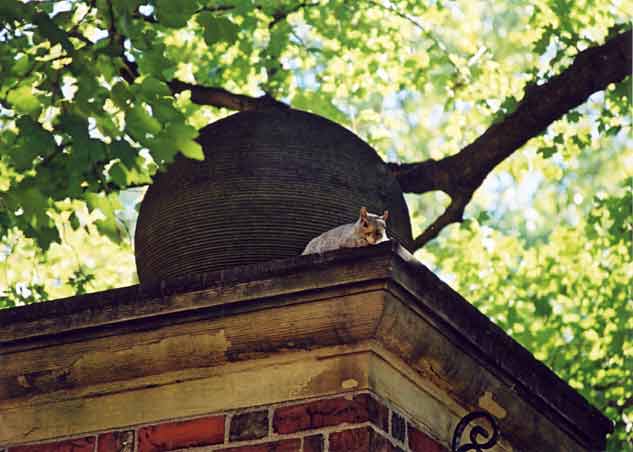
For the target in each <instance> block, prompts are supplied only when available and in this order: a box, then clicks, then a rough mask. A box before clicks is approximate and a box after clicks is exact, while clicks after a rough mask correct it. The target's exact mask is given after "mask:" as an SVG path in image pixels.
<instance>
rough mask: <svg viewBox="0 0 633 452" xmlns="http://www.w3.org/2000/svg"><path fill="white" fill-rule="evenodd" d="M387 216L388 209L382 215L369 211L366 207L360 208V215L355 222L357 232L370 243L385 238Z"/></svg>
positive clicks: (381, 240) (373, 243)
mask: <svg viewBox="0 0 633 452" xmlns="http://www.w3.org/2000/svg"><path fill="white" fill-rule="evenodd" d="M387 218H389V211H388V210H385V211H384V213H383V214H382V216H380V215H376V214H373V213H369V212H368V211H367V208H366V207H361V208H360V216H359V218H358V221H357V222H356V226H357V229H358V232H359V233H360V234H361V235H362V237H363V238H364V239H365V240H366V241H367V243H369V244H370V245H376V244H377V243H380V242H383V241H385V240H387V232H386V229H387Z"/></svg>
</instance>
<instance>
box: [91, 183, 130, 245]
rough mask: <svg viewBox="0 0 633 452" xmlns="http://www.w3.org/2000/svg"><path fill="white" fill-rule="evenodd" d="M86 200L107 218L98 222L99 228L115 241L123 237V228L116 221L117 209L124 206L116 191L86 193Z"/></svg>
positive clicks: (92, 207)
mask: <svg viewBox="0 0 633 452" xmlns="http://www.w3.org/2000/svg"><path fill="white" fill-rule="evenodd" d="M86 202H87V203H88V206H89V207H90V208H91V209H99V211H100V212H101V213H102V214H103V215H104V217H105V218H103V219H101V220H98V221H97V222H96V224H97V228H98V229H99V231H100V232H101V233H102V234H105V235H106V236H107V237H108V238H109V239H110V240H112V241H113V242H119V241H120V240H121V239H122V237H123V236H122V234H121V229H120V227H119V225H118V224H117V222H116V211H118V210H121V209H122V208H123V206H122V205H121V201H120V200H119V197H118V195H117V194H116V193H110V194H108V195H106V194H104V193H86Z"/></svg>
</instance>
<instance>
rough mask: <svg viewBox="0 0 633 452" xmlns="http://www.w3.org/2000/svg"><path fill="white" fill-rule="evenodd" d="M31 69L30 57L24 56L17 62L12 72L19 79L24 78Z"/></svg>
mask: <svg viewBox="0 0 633 452" xmlns="http://www.w3.org/2000/svg"><path fill="white" fill-rule="evenodd" d="M30 68H31V60H30V58H29V56H28V55H26V54H24V55H22V56H21V57H20V58H18V59H17V60H16V61H15V64H14V65H13V67H12V68H11V72H12V73H13V74H15V75H17V76H18V77H22V76H23V75H24V74H26V73H27V72H28V70H29V69H30Z"/></svg>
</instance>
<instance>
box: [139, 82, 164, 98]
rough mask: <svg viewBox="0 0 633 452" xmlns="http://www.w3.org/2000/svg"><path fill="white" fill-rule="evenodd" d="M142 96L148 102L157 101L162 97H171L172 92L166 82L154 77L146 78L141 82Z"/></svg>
mask: <svg viewBox="0 0 633 452" xmlns="http://www.w3.org/2000/svg"><path fill="white" fill-rule="evenodd" d="M140 91H141V94H142V95H143V96H144V97H145V99H147V100H148V101H152V100H157V99H160V98H162V97H166V96H171V90H170V89H169V87H168V86H167V84H165V82H163V81H161V80H158V79H157V78H154V77H146V78H145V79H143V81H142V82H141V90H140Z"/></svg>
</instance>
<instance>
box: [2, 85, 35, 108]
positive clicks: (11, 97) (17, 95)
mask: <svg viewBox="0 0 633 452" xmlns="http://www.w3.org/2000/svg"><path fill="white" fill-rule="evenodd" d="M7 101H8V102H9V104H11V106H13V107H14V108H15V109H16V110H17V111H18V112H19V113H26V114H31V113H35V112H37V111H38V110H39V109H40V107H41V106H42V105H41V104H40V101H39V99H38V98H37V96H35V95H34V94H33V88H32V87H31V86H28V85H21V86H19V87H18V88H16V89H14V90H11V91H9V94H8V95H7Z"/></svg>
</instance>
